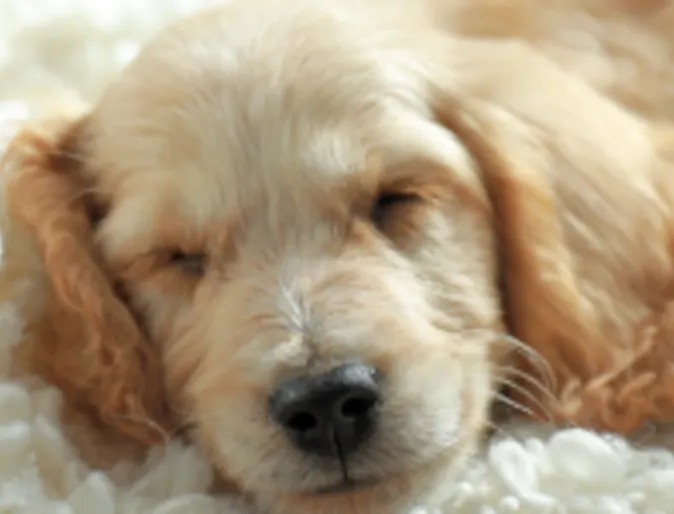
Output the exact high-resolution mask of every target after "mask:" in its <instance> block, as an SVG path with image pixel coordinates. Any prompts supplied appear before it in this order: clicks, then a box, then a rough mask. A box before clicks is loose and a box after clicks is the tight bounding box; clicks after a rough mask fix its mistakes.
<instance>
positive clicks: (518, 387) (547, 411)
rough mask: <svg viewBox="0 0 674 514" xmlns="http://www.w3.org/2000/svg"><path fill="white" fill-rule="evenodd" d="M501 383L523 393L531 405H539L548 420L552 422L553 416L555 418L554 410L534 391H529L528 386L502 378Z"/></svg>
mask: <svg viewBox="0 0 674 514" xmlns="http://www.w3.org/2000/svg"><path fill="white" fill-rule="evenodd" d="M500 383H501V384H503V385H506V386H508V387H509V388H511V389H512V390H514V391H516V392H518V393H519V394H521V395H522V396H523V397H524V398H526V399H527V400H529V402H530V403H531V405H534V406H535V407H538V409H539V410H540V411H541V412H542V413H543V415H544V416H545V418H546V419H545V420H546V421H547V422H550V423H552V420H553V418H554V416H553V414H552V411H551V410H550V409H549V408H548V407H546V406H545V403H543V402H542V401H541V400H540V399H539V398H538V397H537V396H536V395H535V394H534V393H532V392H531V391H529V390H528V389H527V388H525V387H524V386H522V385H520V384H518V383H517V382H515V381H513V380H509V379H502V380H501V381H500ZM499 394H500V393H499ZM552 398H553V399H554V397H552ZM511 400H512V399H511ZM513 401H514V400H513ZM534 417H535V416H534Z"/></svg>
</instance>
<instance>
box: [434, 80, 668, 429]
mask: <svg viewBox="0 0 674 514" xmlns="http://www.w3.org/2000/svg"><path fill="white" fill-rule="evenodd" d="M435 107H436V113H437V118H438V120H439V122H440V123H442V124H443V125H444V126H445V127H446V128H447V129H448V130H450V131H451V132H453V133H454V134H456V135H457V136H458V138H459V139H460V140H461V141H462V143H463V144H464V145H465V146H466V147H467V149H468V150H469V152H470V153H471V155H472V156H473V159H474V161H475V164H476V166H477V168H478V169H479V173H480V174H481V178H482V181H483V184H484V187H485V188H486V189H487V192H488V195H489V197H490V200H491V203H492V206H493V213H494V214H493V226H494V230H495V231H496V233H497V235H498V241H499V251H500V253H501V255H500V258H501V279H502V296H503V306H504V315H505V317H506V319H505V322H506V325H507V326H508V329H509V331H510V333H511V335H512V336H514V337H515V338H516V339H519V340H520V341H522V342H524V343H525V344H526V345H527V346H529V347H530V348H532V349H533V350H535V352H536V353H538V354H539V355H540V356H541V357H542V358H543V359H544V361H545V362H546V363H547V365H548V366H549V368H548V370H542V369H541V367H540V366H537V365H535V363H534V362H532V361H531V360H529V359H527V358H523V357H521V356H519V357H518V356H513V359H514V364H515V367H516V368H519V372H518V373H516V374H515V376H514V377H513V378H514V381H515V382H516V383H518V381H519V383H518V386H519V387H515V388H513V389H512V390H511V391H510V394H511V395H512V396H513V397H514V399H515V400H517V401H518V402H519V403H521V404H524V405H525V406H526V407H527V408H528V409H530V410H531V411H533V412H534V413H535V414H536V416H537V417H539V418H541V419H544V420H549V421H554V422H557V423H570V424H578V425H582V426H586V427H590V428H595V429H600V430H612V431H618V432H623V433H626V432H630V431H633V430H635V429H637V428H639V427H640V425H642V424H643V423H644V422H645V421H661V420H666V419H671V417H672V415H674V375H673V373H672V370H671V366H669V365H668V364H667V362H671V358H672V349H671V343H667V340H668V338H670V339H671V337H672V335H673V333H672V328H671V327H672V326H673V324H672V316H673V313H672V312H671V311H672V309H671V308H669V307H667V305H666V304H665V307H664V308H663V310H662V311H660V312H657V311H656V312H654V314H653V316H649V319H645V320H644V321H643V322H637V323H634V325H637V326H632V327H630V330H631V331H632V332H630V333H633V334H634V336H633V340H632V339H630V340H629V341H627V344H625V341H623V342H622V343H620V342H619V341H617V340H614V339H613V335H611V334H609V333H608V332H607V331H606V325H605V320H606V318H605V316H607V314H608V315H614V313H606V312H603V311H602V306H599V305H595V304H593V303H592V301H591V300H590V299H589V298H588V297H587V295H586V290H585V291H584V290H583V288H582V286H581V282H582V280H588V277H587V276H584V277H581V276H580V272H579V271H578V262H579V260H582V259H584V258H585V256H584V255H580V254H574V249H573V248H572V245H571V244H570V242H569V234H568V232H567V231H566V230H565V227H564V225H563V223H562V220H563V217H564V216H565V215H567V214H568V213H567V212H565V209H566V208H567V206H565V205H564V204H563V201H562V200H560V198H559V194H558V191H557V189H556V188H557V187H558V184H555V183H554V182H555V181H556V180H557V179H560V180H574V177H573V176H572V175H571V174H570V173H571V172H569V169H568V168H566V169H565V170H557V169H551V168H554V167H555V166H556V164H558V162H555V159H554V158H551V156H550V154H546V149H545V148H544V145H542V144H541V142H540V141H537V140H536V133H535V132H530V131H528V130H527V127H526V124H524V123H522V121H521V120H518V119H517V118H516V116H514V115H513V114H510V113H508V112H506V111H505V110H501V109H499V107H498V106H496V105H494V104H490V103H489V102H487V101H484V100H479V99H475V98H473V99H471V98H466V97H465V96H461V98H460V99H459V97H458V95H453V94H452V93H449V92H447V91H446V90H443V91H442V92H441V93H439V94H438V100H437V102H436V105H435ZM598 151H601V150H598ZM563 172H569V175H567V176H564V177H560V176H559V175H560V173H563ZM576 179H577V177H576ZM605 216H606V215H604V219H605ZM616 222H617V221H616ZM590 223H591V222H590ZM567 228H568V226H567ZM661 239H663V240H664V237H663V238H661ZM662 242H663V241H657V242H655V241H654V242H653V244H654V245H656V244H660V243H662ZM665 243H666V241H665ZM634 246H638V243H637V244H636V245H634ZM665 250H666V249H664V248H663V250H662V254H663V255H665ZM626 259H628V260H629V257H626ZM667 262H669V261H667ZM607 266H608V263H607ZM658 266H660V264H659V263H656V262H653V268H655V267H658ZM666 266H668V265H663V266H662V267H663V268H666ZM667 269H668V268H667ZM617 274H619V273H617ZM589 280H593V278H592V277H590V278H589ZM585 286H587V282H586V283H585ZM617 301H621V299H619V300H617ZM604 308H605V306H604ZM545 372H550V373H551V374H552V377H551V378H552V383H550V387H549V389H550V391H542V390H540V388H536V389H532V387H531V382H530V379H523V380H520V379H521V377H522V376H523V375H527V376H529V377H532V376H534V377H536V378H537V379H538V380H539V382H541V383H543V382H545V378H546V377H545ZM518 377H519V378H518ZM521 390H527V391H528V393H527V394H520V391H521Z"/></svg>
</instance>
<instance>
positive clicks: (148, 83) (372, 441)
mask: <svg viewBox="0 0 674 514" xmlns="http://www.w3.org/2000/svg"><path fill="white" fill-rule="evenodd" d="M253 15H254V16H253ZM255 17H257V18H255ZM254 18H255V19H256V20H257V21H255V22H254V23H253V19H254ZM265 20H266V21H268V22H269V24H270V25H269V26H265ZM272 22H275V23H276V25H274V26H272V25H271V23H272ZM249 24H250V25H251V26H256V27H258V28H257V30H253V29H252V28H251V27H248V25H249ZM359 30H360V31H361V32H360V34H362V36H363V37H362V38H358V37H355V38H354V37H353V34H354V33H355V34H358V33H359V32H358V31H359ZM380 36H381V37H378V36H377V33H376V32H373V31H369V28H368V30H366V29H365V28H364V27H359V26H357V24H356V25H355V26H354V24H353V23H352V22H348V21H343V20H340V18H339V16H337V14H330V13H325V12H311V11H310V10H308V11H307V12H305V13H304V14H302V15H298V16H296V17H294V18H293V17H290V16H288V17H286V18H283V17H280V18H278V19H277V18H275V17H274V16H271V15H270V16H269V19H266V18H265V16H264V15H259V13H257V11H256V12H255V13H250V12H248V11H247V10H246V9H241V12H237V10H236V8H232V11H231V12H230V11H228V10H222V11H218V12H214V13H211V14H209V15H207V16H204V17H200V18H199V19H196V20H192V21H190V22H187V23H186V24H184V25H181V26H179V27H177V28H174V29H171V30H170V31H169V32H168V33H166V34H164V35H163V36H161V37H160V38H159V39H158V40H156V41H155V42H153V43H152V44H150V45H149V46H148V48H147V49H146V50H145V51H144V52H143V53H142V54H141V55H140V56H139V58H138V59H137V60H136V61H135V62H134V63H133V64H132V65H131V66H130V67H129V68H128V69H127V70H126V71H125V72H124V73H123V74H122V76H121V77H120V78H119V79H118V80H117V81H115V82H114V83H113V84H112V85H111V86H110V88H109V89H108V90H107V92H106V93H105V94H104V96H103V98H102V99H101V100H100V102H98V103H97V105H96V106H95V107H94V109H93V111H92V112H91V113H89V114H88V115H87V116H86V117H85V119H84V120H83V121H82V122H81V123H80V124H79V125H78V128H77V135H76V137H74V139H75V140H76V142H75V146H76V148H77V150H76V152H77V153H78V155H79V156H80V157H81V158H80V159H79V160H81V161H82V166H81V168H82V169H81V170H80V173H81V174H82V175H83V176H85V179H84V182H85V183H87V184H88V186H87V190H89V191H94V196H95V197H96V203H97V205H98V206H99V210H98V218H100V219H96V223H95V226H94V228H93V231H92V232H93V233H92V241H93V242H94V243H95V244H94V246H95V247H96V248H97V252H99V253H100V255H101V259H102V261H103V262H104V266H105V269H106V270H108V272H109V275H110V276H111V277H112V278H113V280H114V282H115V284H116V285H118V286H119V289H118V290H122V291H123V294H122V293H120V294H122V296H121V297H122V298H123V301H124V303H125V304H126V305H127V306H128V308H129V310H130V311H131V312H132V313H133V317H134V319H136V320H138V323H139V325H140V326H141V327H142V332H143V333H145V334H146V335H147V338H148V339H149V341H150V345H151V346H152V347H153V348H155V349H156V351H157V352H158V354H159V355H160V358H161V365H162V376H163V379H164V382H165V386H166V390H167V395H168V398H169V402H170V404H171V406H172V408H173V410H174V411H175V413H176V416H177V418H178V423H179V424H184V425H189V426H190V427H192V428H193V436H194V438H195V439H196V440H197V441H199V442H200V443H201V444H202V445H203V446H204V447H205V448H206V449H207V452H208V454H209V455H210V457H211V458H212V460H213V461H214V463H215V464H216V465H217V466H218V467H219V468H220V469H221V471H222V472H223V474H224V475H225V476H226V477H227V478H228V479H230V480H231V481H233V482H234V483H236V484H237V485H238V486H240V487H241V488H242V489H243V490H245V491H247V492H248V493H250V494H252V495H253V496H255V497H256V498H257V499H259V500H260V501H261V502H262V503H264V504H268V505H273V506H274V508H273V509H272V510H273V511H274V512H292V513H296V514H299V513H329V512H392V511H393V510H392V509H396V508H402V507H407V506H408V505H409V504H410V503H411V502H414V501H415V500H416V499H417V497H418V495H420V494H422V493H427V492H428V491H429V490H431V489H433V488H434V487H435V486H436V485H437V484H439V483H440V482H441V480H442V478H443V477H445V476H446V474H447V473H448V472H449V471H451V470H453V469H454V467H455V464H456V463H457V462H458V461H459V460H460V459H461V458H462V457H463V456H465V455H466V454H468V453H469V452H470V451H471V450H472V449H473V448H474V445H475V443H476V441H477V439H478V437H479V435H480V432H481V430H482V428H483V426H484V424H485V420H486V416H487V409H488V404H489V402H490V399H491V395H492V387H493V383H492V382H493V370H492V359H491V354H492V352H493V351H494V345H495V344H496V342H497V341H498V338H499V333H500V330H501V325H500V319H501V313H500V309H501V307H500V299H499V294H498V290H497V270H496V267H497V266H496V259H497V257H496V255H497V252H496V251H495V241H494V239H495V238H494V234H493V230H492V227H491V222H490V219H491V215H490V209H489V202H488V201H487V198H486V194H485V192H484V190H483V188H482V185H481V182H480V179H479V177H478V175H477V173H476V172H475V168H474V165H473V164H472V162H471V159H470V156H469V154H468V152H467V151H466V150H465V149H464V148H463V146H462V145H461V143H460V141H459V140H458V139H457V138H456V137H455V136H453V135H452V134H451V133H450V131H448V130H447V129H446V127H444V126H442V124H440V123H439V122H438V121H436V120H435V119H434V115H433V106H432V105H431V104H432V98H431V96H432V95H431V92H430V86H429V85H428V84H426V83H425V82H424V80H425V77H424V74H423V73H422V71H421V70H419V69H417V68H419V67H420V66H421V64H420V63H415V62H414V58H413V54H411V53H406V51H403V48H404V46H403V43H404V36H403V35H402V34H401V35H396V34H380ZM387 38H389V39H390V41H388V40H386V39H387ZM396 43H399V44H400V46H399V47H396V46H395V44H396ZM408 43H409V42H408ZM409 52H412V50H409ZM72 139H73V138H71V141H72Z"/></svg>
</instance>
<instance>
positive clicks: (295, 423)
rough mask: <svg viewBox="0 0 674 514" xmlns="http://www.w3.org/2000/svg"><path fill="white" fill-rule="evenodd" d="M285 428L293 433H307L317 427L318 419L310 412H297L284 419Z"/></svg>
mask: <svg viewBox="0 0 674 514" xmlns="http://www.w3.org/2000/svg"><path fill="white" fill-rule="evenodd" d="M285 426H286V428H287V429H289V430H294V431H295V432H309V431H311V430H313V429H315V428H316V427H317V426H318V419H317V418H316V416H314V415H313V414H312V413H311V412H306V411H304V412H297V413H295V414H293V415H292V416H290V417H289V418H288V419H286V421H285Z"/></svg>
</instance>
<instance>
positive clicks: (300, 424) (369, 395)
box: [269, 364, 380, 458]
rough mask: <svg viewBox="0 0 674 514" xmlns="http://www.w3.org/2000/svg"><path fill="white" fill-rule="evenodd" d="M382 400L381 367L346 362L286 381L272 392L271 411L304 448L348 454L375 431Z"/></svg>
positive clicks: (278, 422) (309, 451)
mask: <svg viewBox="0 0 674 514" xmlns="http://www.w3.org/2000/svg"><path fill="white" fill-rule="evenodd" d="M379 399H380V397H379V387H378V384H377V372H376V371H375V370H374V369H373V368H371V367H369V366H366V365H364V364H345V365H342V366H340V367H338V368H335V369H333V370H331V371H329V372H327V373H324V374H321V375H313V376H305V377H298V378H293V379H290V380H288V381H286V382H285V383H283V384H282V385H281V386H280V387H279V388H278V389H276V390H275V391H274V392H273V393H272V395H271V397H270V399H269V410H270V415H271V418H272V420H274V421H275V422H276V423H277V424H279V425H280V426H282V427H283V428H284V429H285V431H286V432H287V434H288V436H289V437H290V439H291V440H292V441H293V443H294V444H295V445H296V446H297V447H298V448H299V449H301V450H302V451H305V452H308V453H313V454H318V455H324V456H340V457H342V458H344V457H345V456H347V455H349V454H350V453H353V452H354V451H356V450H357V449H358V448H359V447H360V446H361V445H362V444H363V443H364V442H365V441H366V440H367V439H368V438H369V437H370V436H371V435H372V433H373V431H374V427H375V422H376V406H377V403H378V402H379Z"/></svg>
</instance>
